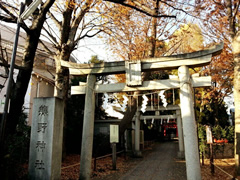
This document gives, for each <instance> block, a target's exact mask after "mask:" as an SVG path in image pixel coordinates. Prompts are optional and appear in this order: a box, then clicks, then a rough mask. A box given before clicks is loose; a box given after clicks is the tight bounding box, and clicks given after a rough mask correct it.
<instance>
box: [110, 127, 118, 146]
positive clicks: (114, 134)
mask: <svg viewBox="0 0 240 180" xmlns="http://www.w3.org/2000/svg"><path fill="white" fill-rule="evenodd" d="M118 142H119V126H118V125H113V124H110V143H118Z"/></svg>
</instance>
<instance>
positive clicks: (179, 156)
mask: <svg viewBox="0 0 240 180" xmlns="http://www.w3.org/2000/svg"><path fill="white" fill-rule="evenodd" d="M177 156H178V158H179V159H185V154H184V151H178V153H177Z"/></svg>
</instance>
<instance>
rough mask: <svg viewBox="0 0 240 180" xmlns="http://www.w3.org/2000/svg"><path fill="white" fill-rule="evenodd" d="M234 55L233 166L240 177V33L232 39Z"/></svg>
mask: <svg viewBox="0 0 240 180" xmlns="http://www.w3.org/2000/svg"><path fill="white" fill-rule="evenodd" d="M232 46H233V55H234V105H235V163H236V164H235V165H236V173H237V175H240V167H239V165H240V32H238V33H237V34H236V35H235V37H234V38H233V42H232Z"/></svg>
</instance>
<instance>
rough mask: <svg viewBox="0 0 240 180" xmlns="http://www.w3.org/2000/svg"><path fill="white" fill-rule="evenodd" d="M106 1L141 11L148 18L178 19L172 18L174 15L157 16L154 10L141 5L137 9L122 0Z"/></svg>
mask: <svg viewBox="0 0 240 180" xmlns="http://www.w3.org/2000/svg"><path fill="white" fill-rule="evenodd" d="M105 1H109V2H113V3H116V4H121V5H122V6H125V7H129V8H132V9H135V10H136V11H139V12H141V13H144V14H146V15H148V16H151V17H156V18H161V17H166V18H176V16H172V15H156V14H155V11H154V10H150V9H149V8H147V7H146V6H142V5H141V4H140V3H139V5H141V6H140V7H136V6H133V5H130V4H127V3H125V2H124V1H121V0H105ZM132 2H134V4H137V3H138V2H136V1H132ZM140 8H143V9H140Z"/></svg>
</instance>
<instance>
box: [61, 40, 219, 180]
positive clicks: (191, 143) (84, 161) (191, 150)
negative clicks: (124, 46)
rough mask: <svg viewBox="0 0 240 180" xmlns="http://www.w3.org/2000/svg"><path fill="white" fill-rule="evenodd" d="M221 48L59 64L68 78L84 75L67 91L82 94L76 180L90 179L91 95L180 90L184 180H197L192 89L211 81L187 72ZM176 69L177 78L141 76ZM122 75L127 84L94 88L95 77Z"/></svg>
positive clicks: (92, 96) (93, 106)
mask: <svg viewBox="0 0 240 180" xmlns="http://www.w3.org/2000/svg"><path fill="white" fill-rule="evenodd" d="M222 48H223V44H221V45H217V46H215V47H213V48H210V49H207V50H203V51H197V52H193V53H188V54H180V55H174V56H168V57H160V58H151V59H144V60H141V61H127V62H125V61H119V62H105V63H99V64H76V63H70V62H66V61H61V65H62V66H63V67H67V68H69V70H70V74H71V75H77V76H83V75H87V84H85V85H79V86H73V87H71V94H72V95H74V94H86V96H85V108H84V125H83V135H82V150H81V167H80V179H90V175H91V161H92V145H93V131H94V113H93V112H94V110H95V97H94V96H95V93H104V92H123V91H141V90H164V89H169V88H180V102H181V103H180V107H181V117H182V124H183V136H184V147H185V158H186V170H187V179H188V180H200V179H201V172H200V162H199V150H198V143H197V142H198V140H197V130H196V122H195V117H194V107H193V92H192V88H193V87H204V86H211V77H208V76H207V77H206V76H205V77H191V76H190V74H189V68H193V67H199V66H204V65H207V64H209V63H210V61H211V57H212V56H214V55H216V54H218V53H220V51H221V50H222ZM176 68H178V77H177V78H174V79H168V80H156V81H143V82H142V80H141V76H140V75H141V72H143V71H156V70H160V69H176ZM120 73H126V76H127V77H126V79H127V83H117V84H95V82H96V76H97V75H103V74H105V75H106V74H120Z"/></svg>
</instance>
